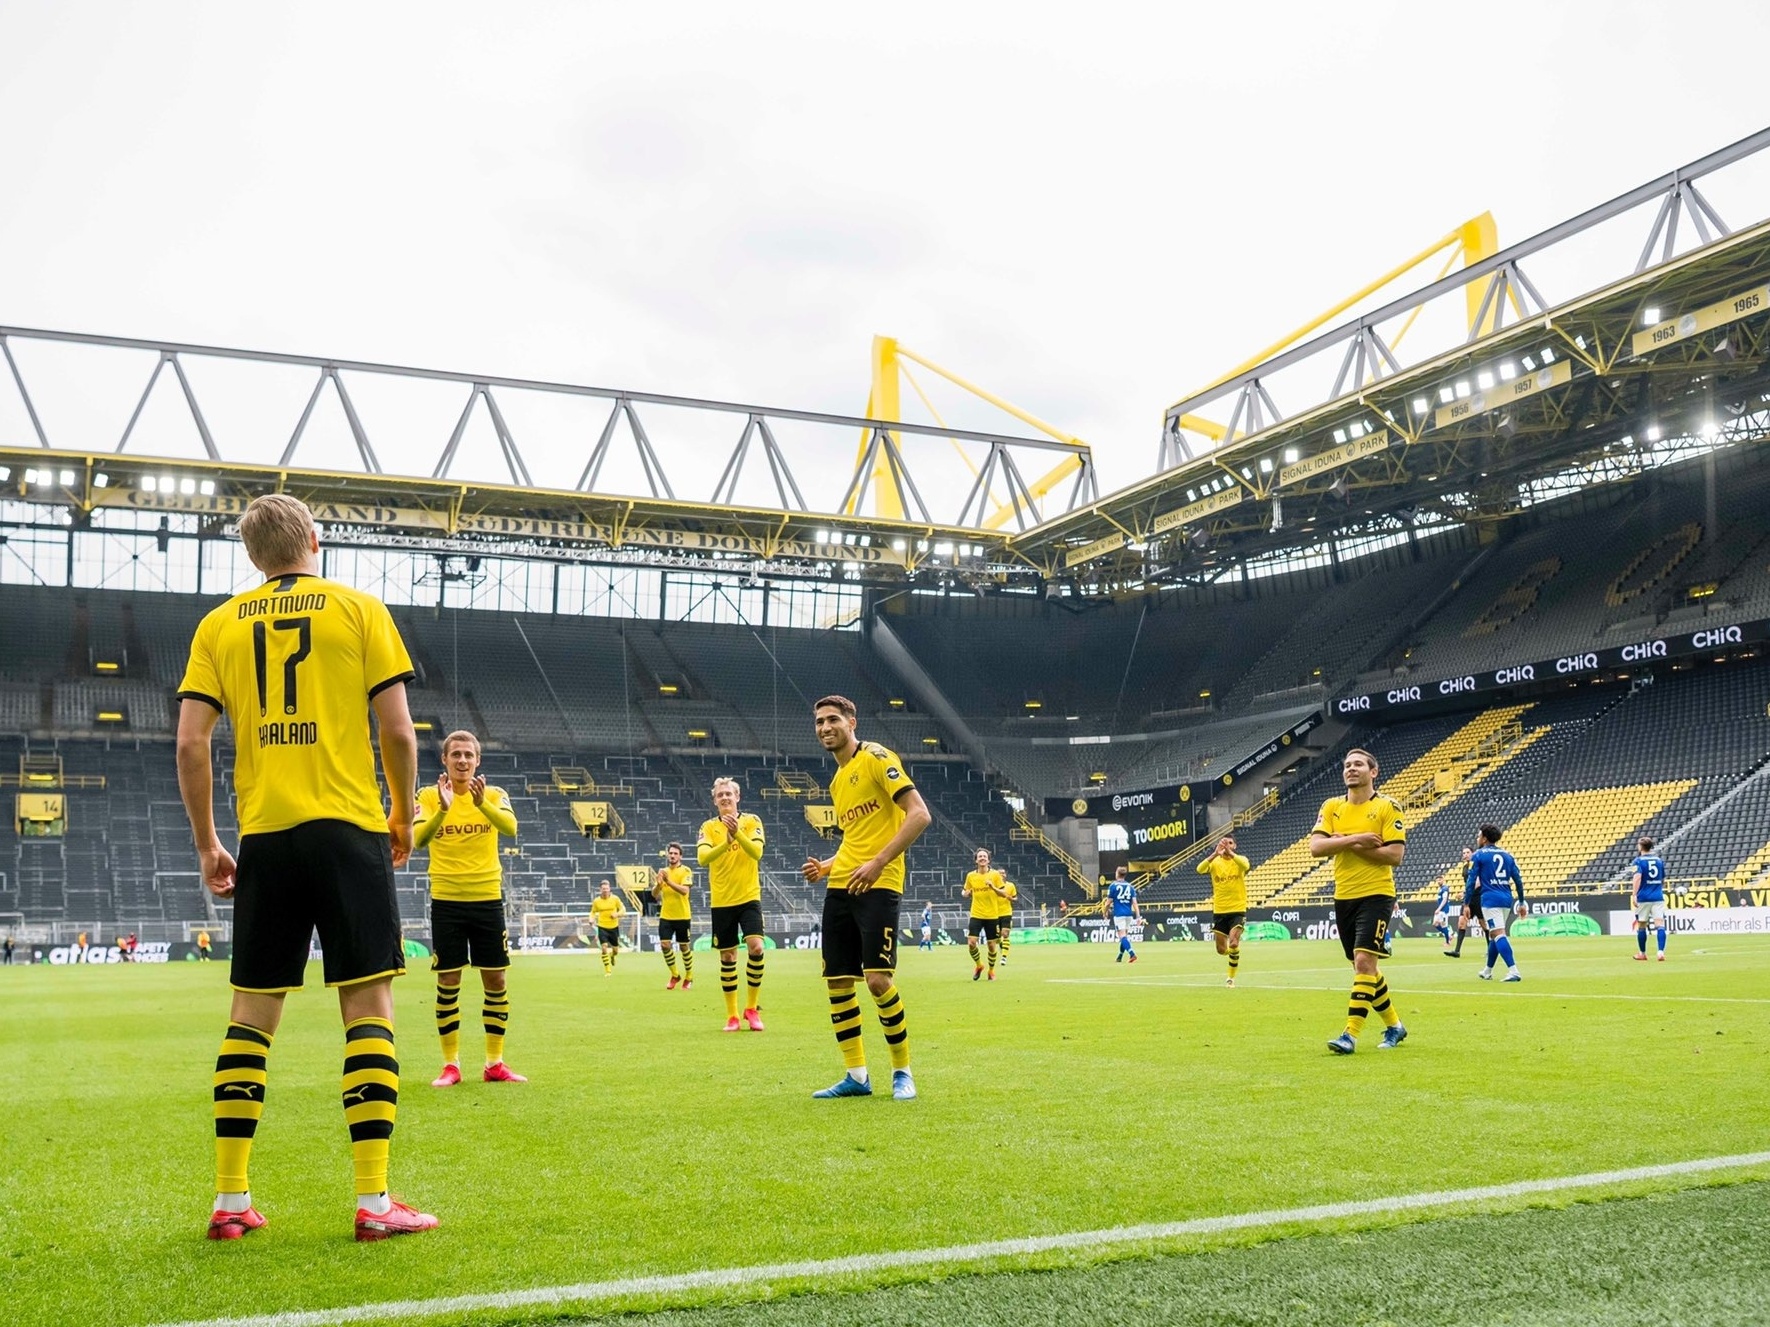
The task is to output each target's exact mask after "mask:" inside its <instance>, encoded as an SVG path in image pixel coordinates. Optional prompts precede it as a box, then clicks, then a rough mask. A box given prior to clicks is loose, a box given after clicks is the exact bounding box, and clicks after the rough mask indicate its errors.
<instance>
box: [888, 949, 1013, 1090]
mask: <svg viewBox="0 0 1770 1327" xmlns="http://www.w3.org/2000/svg"><path fill="white" fill-rule="evenodd" d="M992 957H994V956H993V955H992ZM873 1002H874V1003H875V1004H876V1005H878V1006H879V1026H880V1027H881V1028H883V1029H884V1031H885V1047H886V1049H887V1050H889V1051H890V1052H891V1067H892V1068H893V1069H908V1068H909V1067H910V1027H909V1024H908V1022H906V1021H905V1017H904V1012H903V997H902V996H901V995H899V994H898V993H897V987H896V986H895V985H892V986H889V987H887V988H886V990H885V994H883V995H875V996H874V997H873ZM857 1013H858V1011H857ZM859 1030H860V1029H859V1026H858V1024H857V1026H856V1028H855V1031H856V1033H858V1032H859ZM857 1041H858V1038H857Z"/></svg>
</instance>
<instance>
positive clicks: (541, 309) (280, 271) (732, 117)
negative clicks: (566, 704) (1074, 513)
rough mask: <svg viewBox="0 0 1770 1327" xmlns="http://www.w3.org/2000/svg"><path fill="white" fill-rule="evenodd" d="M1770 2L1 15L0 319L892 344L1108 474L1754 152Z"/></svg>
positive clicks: (968, 415) (54, 8) (783, 378)
mask: <svg viewBox="0 0 1770 1327" xmlns="http://www.w3.org/2000/svg"><path fill="white" fill-rule="evenodd" d="M1767 15H1770V8H1767V7H1766V6H1764V5H1763V4H1762V3H1761V0H1757V2H1751V0H1747V2H1745V3H1721V2H1716V0H1711V2H1710V3H1708V4H1705V5H1703V6H1701V7H1700V9H1692V8H1690V7H1688V6H1683V7H1680V6H1675V5H1670V4H1665V3H1641V4H1637V3H1626V4H1625V3H1593V4H1560V3H1553V0H1538V2H1537V3H1533V4H1503V3H1496V4H1487V5H1482V6H1467V5H1455V6H1452V5H1430V4H1397V5H1385V4H1378V3H1366V4H1363V5H1359V6H1345V5H1325V4H1319V3H1311V4H1267V5H1261V4H1240V5H1219V6H1212V7H1208V8H1206V7H1203V6H1191V7H1183V6H1153V5H1148V4H1137V5H1128V6H1123V7H1120V6H1114V5H1110V4H1098V3H1096V4H1088V5H1074V4H1069V5H1062V6H1054V7H1050V8H1034V7H1031V6H1025V5H1017V6H1005V5H1004V6H992V7H984V6H966V5H955V4H950V3H949V4H944V5H928V6H924V5H917V4H895V5H875V6H858V7H854V8H853V9H849V8H847V7H842V6H832V5H828V4H818V5H786V4H764V5H749V6H736V5H729V4H724V5H701V4H689V5H683V4H672V5H651V6H641V5H620V6H616V5H590V4H573V5H528V6H522V7H516V6H491V5H484V4H475V5H461V4H438V3H429V4H423V5H419V4H376V5H363V4H336V3H304V4H301V5H283V6H277V5H241V4H237V3H225V4H208V3H175V4H171V5H154V6H146V5H137V4H129V5H124V4H117V3H111V4H79V5H69V4H65V3H42V2H40V0H10V2H9V3H7V4H5V5H4V7H0V126H3V128H0V191H3V192H0V197H3V198H4V205H3V207H0V323H4V324H12V325H24V326H37V327H52V328H63V329H69V330H78V331H90V332H103V333H113V334H118V335H131V336H142V337H153V338H165V339H175V340H187V341H199V342H211V343H220V344H229V345H240V346H247V347H255V348H263V349H275V350H288V351H297V352H305V353H316V354H326V355H335V356H340V357H352V358H362V359H376V360H385V361H394V362H403V363H411V364H418V365H425V366H432V367H441V368H459V369H463V370H473V371H481V372H490V373H502V374H509V375H515V376H530V377H541V378H558V379H566V380H573V381H579V382H590V383H597V384H603V385H608V386H620V387H629V388H634V389H642V390H650V391H659V392H670V393H680V394H684V395H695V396H713V397H723V398H729V399H737V400H743V401H755V402H762V403H768V404H773V405H780V406H797V407H802V408H809V409H821V410H830V411H844V412H854V413H859V412H860V411H861V409H862V407H863V406H864V404H865V396H866V389H867V372H868V369H867V350H868V343H869V339H870V338H871V336H872V335H873V334H874V333H875V332H885V333H889V334H892V335H895V336H898V337H900V338H902V339H903V341H904V342H905V343H906V344H908V345H911V346H914V347H916V348H917V349H919V350H921V351H922V352H923V353H925V354H927V355H929V356H931V357H933V358H934V359H937V360H939V361H941V362H943V363H945V364H947V365H948V366H950V367H951V368H953V369H955V370H957V371H959V372H961V373H963V374H965V375H967V376H969V377H971V378H973V379H974V380H976V381H978V382H981V383H983V384H985V385H987V386H989V387H990V388H992V389H994V390H995V391H997V392H999V393H1001V394H1002V395H1004V396H1006V397H1008V398H1009V399H1011V400H1014V401H1016V402H1018V403H1020V404H1021V405H1023V406H1025V407H1026V408H1028V409H1030V410H1033V411H1035V412H1037V413H1039V414H1041V415H1043V416H1045V417H1046V418H1048V419H1050V420H1052V421H1054V422H1056V423H1058V424H1061V425H1063V426H1064V427H1067V428H1069V429H1071V430H1073V431H1074V432H1075V433H1077V434H1079V435H1081V436H1082V437H1084V438H1086V439H1087V440H1089V441H1090V442H1092V443H1093V444H1094V445H1095V447H1096V451H1097V455H1098V458H1099V463H1100V467H1101V472H1102V479H1103V487H1104V488H1116V487H1119V486H1121V485H1123V484H1125V483H1128V482H1131V481H1132V480H1134V479H1136V478H1138V477H1140V476H1142V475H1143V474H1145V473H1146V472H1147V471H1148V470H1149V469H1151V468H1152V466H1153V463H1154V460H1155V453H1156V446H1157V440H1158V430H1159V424H1160V418H1161V411H1162V409H1163V407H1164V406H1165V405H1167V404H1168V403H1169V402H1170V401H1172V400H1174V399H1176V398H1177V397H1179V396H1181V395H1183V394H1185V393H1186V392H1187V391H1188V390H1189V389H1191V388H1194V387H1196V386H1199V385H1201V384H1202V383H1203V382H1204V381H1206V380H1208V379H1210V378H1212V377H1214V376H1215V375H1216V374H1218V373H1219V372H1221V371H1222V370H1224V369H1226V368H1228V367H1229V366H1231V365H1233V364H1234V363H1236V362H1238V361H1240V360H1241V359H1243V358H1244V357H1245V356H1246V355H1248V354H1249V353H1251V352H1252V351H1254V350H1256V349H1258V348H1259V347H1260V346H1262V345H1264V344H1266V343H1267V342H1269V341H1271V340H1273V339H1274V338H1275V337H1276V336H1277V335H1279V334H1280V333H1282V332H1283V331H1285V330H1288V329H1289V328H1290V327H1291V326H1293V325H1294V324H1296V323H1299V322H1301V321H1302V320H1304V319H1305V318H1307V317H1309V316H1310V315H1312V314H1314V313H1316V312H1317V311H1319V310H1320V309H1321V308H1323V307H1325V306H1326V305H1328V304H1330V303H1332V302H1333V301H1334V300H1335V299H1337V298H1338V297H1340V296H1342V295H1344V294H1346V293H1349V292H1350V291H1351V290H1352V289H1353V288H1355V287H1357V286H1358V285H1360V284H1362V283H1363V282H1364V281H1365V280H1366V279H1367V278H1368V277H1370V276H1372V275H1374V274H1376V273H1377V272H1380V271H1381V270H1383V269H1384V268H1386V267H1388V266H1390V265H1391V264H1392V263H1394V262H1395V261H1397V260H1398V259H1399V258H1400V257H1402V256H1404V255H1406V254H1408V253H1410V252H1412V251H1413V250H1415V249H1417V248H1420V247H1422V246H1423V245H1424V244H1426V243H1427V242H1429V241H1431V240H1432V239H1434V238H1436V237H1437V236H1439V235H1441V234H1443V233H1444V232H1446V231H1447V230H1449V229H1450V228H1451V227H1452V226H1454V225H1455V224H1456V223H1458V222H1460V221H1461V220H1463V219H1464V218H1466V217H1468V216H1471V215H1473V214H1474V213H1477V212H1479V211H1481V210H1483V209H1488V208H1490V209H1492V210H1493V211H1494V213H1495V214H1496V215H1497V217H1498V221H1499V227H1500V235H1501V240H1502V242H1506V241H1511V240H1518V239H1522V238H1524V237H1526V236H1527V235H1529V234H1531V233H1533V232H1535V231H1537V230H1539V229H1541V228H1543V227H1544V226H1547V225H1550V224H1552V223H1554V222H1556V221H1559V220H1561V219H1563V218H1565V217H1568V216H1570V215H1572V214H1574V213H1575V212H1577V211H1579V210H1582V209H1584V208H1586V207H1588V206H1591V205H1593V204H1595V203H1598V202H1601V201H1603V200H1605V199H1607V198H1609V197H1611V196H1612V195H1614V194H1617V193H1620V192H1621V191H1623V190H1624V189H1627V188H1629V187H1631V186H1634V185H1636V184H1639V183H1642V182H1644V181H1645V180H1647V179H1649V178H1650V177H1652V176H1654V175H1657V174H1660V173H1662V172H1664V171H1667V170H1669V169H1670V168H1672V167H1673V166H1675V165H1678V164H1681V163H1684V162H1686V161H1689V160H1691V159H1693V158H1695V157H1698V156H1700V155H1702V154H1704V153H1706V152H1709V151H1711V150H1713V149H1715V148H1717V147H1720V146H1722V145H1724V144H1727V143H1730V142H1732V141H1734V140H1735V139H1738V138H1740V137H1742V136H1744V135H1745V134H1747V133H1750V132H1752V131H1753V130H1756V129H1758V128H1760V127H1761V126H1762V125H1763V124H1764V123H1765V122H1766V120H1767V119H1770V116H1767V114H1766V102H1765V98H1764V93H1763V87H1762V80H1761V79H1760V78H1758V77H1757V76H1756V73H1755V72H1754V70H1755V68H1756V66H1755V65H1754V63H1753V61H1754V59H1759V60H1760V62H1761V57H1754V56H1752V55H1751V54H1750V52H1752V51H1754V50H1756V51H1759V52H1761V51H1762V50H1763V49H1764V48H1765V44H1766V43H1765V39H1766V38H1767V37H1770V17H1767ZM1766 155H1770V154H1766ZM1767 179H1770V176H1767V174H1766V173H1765V172H1759V173H1758V174H1757V176H1756V177H1755V180H1756V181H1757V182H1759V183H1762V182H1765V181H1766V180H1767ZM1713 196H1715V201H1716V202H1717V203H1718V204H1719V205H1720V207H1721V211H1722V213H1723V215H1724V216H1725V217H1726V219H1727V220H1728V222H1729V223H1730V224H1732V225H1734V226H1739V225H1742V224H1746V223H1749V222H1751V221H1755V220H1758V219H1760V218H1762V217H1764V216H1766V215H1770V187H1766V188H1760V187H1758V183H1751V182H1748V183H1747V184H1744V185H1738V186H1735V187H1733V188H1732V189H1731V190H1729V189H1727V188H1722V187H1721V186H1720V185H1719V184H1717V186H1716V188H1715V191H1714V194H1713ZM1644 238H1645V221H1643V222H1642V223H1640V225H1639V226H1638V227H1636V228H1635V229H1634V230H1632V231H1631V232H1630V235H1629V236H1628V237H1627V238H1626V239H1625V240H1624V241H1622V242H1621V247H1622V248H1623V249H1627V250H1628V257H1629V260H1630V261H1631V262H1632V257H1633V253H1634V251H1635V250H1637V249H1638V248H1639V246H1640V244H1641V242H1642V240H1643V239H1644ZM1616 261H1617V260H1616V259H1614V258H1613V259H1607V260H1605V262H1599V261H1596V260H1594V261H1593V263H1592V264H1591V268H1592V270H1591V271H1590V273H1589V276H1590V280H1589V281H1588V282H1587V283H1586V284H1591V283H1593V282H1595V281H1597V280H1599V279H1602V278H1604V277H1606V276H1609V275H1618V274H1620V272H1619V271H1618V270H1617V269H1616ZM1606 262H1608V263H1609V266H1608V267H1606ZM1579 266H1580V262H1579V260H1577V259H1576V260H1574V261H1573V262H1572V264H1571V266H1570V267H1569V273H1568V275H1567V277H1566V278H1565V280H1566V281H1567V282H1570V283H1572V284H1573V285H1578V284H1579V279H1580V273H1579V271H1578V270H1577V269H1578V268H1579ZM1537 280H1538V284H1539V285H1543V286H1547V285H1549V284H1551V283H1550V282H1548V281H1546V280H1545V278H1543V277H1541V276H1538V278H1537ZM1544 293H1545V294H1547V295H1548V296H1549V297H1550V299H1551V301H1554V300H1555V299H1558V298H1561V297H1564V296H1567V295H1571V294H1573V293H1576V291H1575V290H1574V289H1572V288H1568V287H1566V286H1562V287H1561V288H1557V289H1553V290H1550V289H1545V292H1544ZM25 353H26V352H24V351H21V358H22V357H23V356H24V354H25ZM39 372H43V373H44V374H45V375H46V376H52V375H49V370H48V369H47V368H40V369H39ZM130 381H131V383H132V384H134V385H133V386H132V388H131V389H130V391H129V392H127V393H125V396H124V397H120V398H119V399H120V400H123V401H124V404H123V405H122V406H121V407H120V408H121V409H122V411H123V416H122V417H123V418H126V417H127V410H128V403H129V402H131V401H132V399H133V395H132V394H133V392H134V391H139V385H138V384H139V382H140V375H139V374H132V375H131V378H130ZM303 381H305V380H303ZM293 390H294V391H295V400H296V408H297V409H298V407H299V399H300V397H301V396H302V395H303V394H304V388H301V387H298V388H295V389H293ZM8 391H9V384H8V383H7V382H6V381H4V380H3V379H0V398H4V397H6V396H7V394H8ZM43 393H44V395H45V397H51V396H53V394H54V392H53V389H52V388H51V387H50V386H49V385H45V387H44V389H43ZM97 395H99V396H103V395H104V393H102V392H100V393H97ZM107 400H108V398H107ZM941 400H942V403H943V405H952V403H953V398H952V397H951V396H950V395H949V396H943V397H942V398H941ZM40 404H44V411H45V414H46V416H50V418H49V420H48V422H49V423H50V425H51V428H52V432H55V431H56V430H57V427H58V425H59V428H60V431H59V432H58V433H57V437H56V439H55V440H56V441H57V444H58V445H70V446H103V447H106V448H108V447H110V446H114V445H115V435H114V432H112V433H109V434H106V433H104V429H98V430H97V431H96V432H94V433H92V436H90V437H88V436H86V435H85V433H84V432H83V430H84V429H87V428H89V427H96V426H92V425H89V424H79V423H77V420H78V418H79V416H78V411H77V409H76V406H75V404H74V403H72V402H63V403H60V404H57V403H55V402H53V401H49V402H48V403H40ZM107 408H109V409H113V410H114V409H116V408H119V407H116V406H109V405H108V406H107ZM279 409H285V410H286V407H282V406H279ZM458 409H459V404H458V402H456V403H455V404H454V405H452V406H450V407H449V408H448V409H447V410H444V411H442V412H441V413H440V414H439V415H438V418H439V419H441V420H443V421H444V422H443V423H442V424H441V425H440V427H441V428H442V429H443V430H444V435H445V436H446V428H447V422H448V421H452V417H453V412H454V411H455V410H458ZM58 410H59V411H60V414H59V415H57V413H56V412H57V411H58ZM9 411H10V413H8V412H9ZM952 415H953V416H954V417H955V422H960V421H963V422H971V423H975V424H983V423H985V422H988V417H987V416H986V415H984V414H980V413H978V412H975V411H967V410H966V409H964V408H962V407H959V406H957V405H953V408H952ZM18 419H19V416H18V414H17V412H16V408H15V407H13V406H11V405H8V404H5V403H4V402H0V436H4V437H5V439H6V440H8V441H12V440H20V441H22V440H23V439H20V438H18V435H17V428H18ZM289 422H290V420H289V417H288V415H287V414H286V413H285V414H283V415H280V416H279V422H278V424H277V426H276V427H277V428H278V429H281V430H282V432H281V435H280V436H281V437H283V438H286V437H287V429H288V427H289ZM993 422H996V423H998V424H1001V425H1005V424H1006V423H1007V421H1004V420H999V419H998V420H996V421H993ZM225 423H226V426H227V427H238V428H249V427H250V425H249V424H246V423H239V422H237V421H225ZM427 427H428V426H427ZM104 428H114V423H113V424H107V425H105V426H104ZM218 432H223V433H224V434H225V428H224V427H223V425H222V424H218ZM271 432H275V430H274V429H273V430H271ZM101 435H102V436H101ZM222 446H223V449H224V451H228V450H230V437H229V436H223V438H222ZM382 450H383V455H382V460H383V462H384V463H385V464H386V465H387V466H388V467H389V468H390V469H401V468H405V469H417V470H419V471H421V472H428V470H429V468H430V465H431V463H432V461H433V459H434V447H433V446H432V447H430V449H429V450H421V449H419V448H417V447H416V446H415V445H412V446H407V445H405V444H402V443H400V442H399V441H397V440H396V441H394V442H392V443H389V442H387V441H386V437H385V436H384V438H383V443H382ZM848 455H849V457H850V458H851V457H852V452H851V451H849V453H848ZM573 466H574V468H575V462H574V463H573ZM574 477H575V476H574ZM707 486H709V485H706V484H704V483H703V484H698V485H685V487H692V488H699V487H707ZM695 495H696V496H699V494H698V493H696V494H695Z"/></svg>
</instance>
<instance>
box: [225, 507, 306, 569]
mask: <svg viewBox="0 0 1770 1327" xmlns="http://www.w3.org/2000/svg"><path fill="white" fill-rule="evenodd" d="M313 536H314V528H313V513H312V512H311V511H309V510H308V508H307V504H306V503H305V502H303V501H302V500H301V499H300V498H295V497H290V496H289V495H288V494H287V493H261V494H260V495H259V496H257V497H255V498H253V499H252V501H251V502H249V503H247V504H246V512H245V514H244V515H243V516H241V517H240V542H241V543H243V544H244V545H245V546H246V556H247V557H249V558H251V559H252V565H253V566H255V567H257V568H258V570H260V571H262V572H263V573H264V574H265V575H267V576H268V575H270V574H271V573H272V572H277V571H286V570H288V569H289V568H290V567H295V566H299V565H300V564H301V563H303V562H305V561H307V558H308V556H309V554H311V553H312V552H313Z"/></svg>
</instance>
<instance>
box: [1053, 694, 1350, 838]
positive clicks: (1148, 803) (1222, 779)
mask: <svg viewBox="0 0 1770 1327" xmlns="http://www.w3.org/2000/svg"><path fill="white" fill-rule="evenodd" d="M1322 721H1323V716H1322V714H1321V713H1320V711H1314V712H1312V713H1309V714H1305V715H1304V716H1303V717H1302V718H1301V719H1299V720H1297V722H1296V723H1294V724H1292V725H1291V726H1290V727H1289V728H1287V729H1285V731H1284V732H1282V733H1280V734H1279V735H1278V736H1276V737H1274V738H1271V739H1270V740H1268V741H1266V742H1263V743H1261V744H1260V745H1259V746H1258V747H1256V748H1254V749H1253V750H1252V751H1250V752H1248V753H1247V754H1246V755H1244V756H1242V757H1241V758H1240V759H1239V760H1237V761H1236V762H1235V763H1234V764H1233V765H1231V766H1230V767H1229V768H1228V769H1227V770H1225V771H1224V772H1223V773H1222V774H1219V775H1218V776H1217V777H1216V778H1214V779H1194V780H1192V781H1191V782H1190V783H1170V784H1164V785H1163V786H1161V787H1159V788H1139V789H1136V790H1134V791H1130V792H1116V793H1096V794H1095V795H1094V796H1092V797H1075V798H1068V797H1047V798H1046V799H1045V818H1046V819H1048V820H1063V819H1065V818H1066V817H1069V816H1075V817H1077V818H1078V819H1082V820H1103V821H1106V822H1107V823H1108V824H1113V825H1123V826H1124V827H1125V828H1126V829H1127V830H1130V831H1131V832H1132V833H1131V843H1132V846H1133V847H1142V846H1144V845H1146V844H1149V843H1155V842H1163V841H1174V840H1177V839H1179V838H1181V837H1183V836H1184V835H1186V834H1190V833H1191V825H1192V813H1191V807H1193V806H1196V805H1199V804H1201V803H1204V802H1208V801H1210V800H1211V798H1213V797H1214V796H1216V795H1217V793H1219V792H1220V791H1222V790H1223V789H1225V788H1229V787H1232V786H1233V785H1234V784H1235V782H1236V781H1237V780H1238V779H1240V778H1242V777H1244V776H1245V775H1247V774H1248V773H1249V772H1250V771H1252V770H1255V769H1257V768H1259V767H1260V766H1261V765H1263V764H1265V763H1266V762H1267V761H1268V760H1270V759H1272V757H1273V756H1275V755H1277V754H1278V753H1279V752H1280V751H1282V750H1284V749H1285V748H1286V747H1289V746H1293V745H1295V744H1296V742H1297V741H1298V739H1300V738H1301V737H1303V736H1304V735H1305V734H1306V733H1308V732H1310V731H1311V730H1312V729H1315V728H1318V727H1320V726H1321V723H1322ZM1161 826H1184V827H1185V828H1184V830H1182V829H1178V828H1176V829H1167V830H1165V831H1164V832H1163V833H1162V834H1161V835H1158V836H1155V837H1150V836H1148V835H1145V836H1144V837H1143V838H1138V837H1137V831H1138V830H1154V829H1156V828H1158V827H1161ZM1174 846H1175V847H1176V848H1178V847H1181V846H1183V845H1182V844H1181V843H1179V842H1174Z"/></svg>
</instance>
